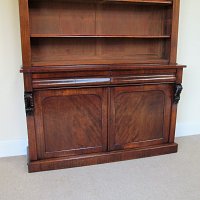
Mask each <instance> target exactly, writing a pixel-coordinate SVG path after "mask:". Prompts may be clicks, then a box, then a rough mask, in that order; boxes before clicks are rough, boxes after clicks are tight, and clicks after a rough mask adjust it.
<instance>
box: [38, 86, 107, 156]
mask: <svg viewBox="0 0 200 200" xmlns="http://www.w3.org/2000/svg"><path fill="white" fill-rule="evenodd" d="M35 102H36V103H35V121H36V135H37V142H38V154H39V157H40V158H41V157H43V158H44V157H45V158H48V157H58V156H64V155H65V156H66V155H67V156H70V155H77V154H85V153H93V152H102V151H105V150H106V149H107V120H106V117H107V94H106V90H105V89H103V88H101V89H66V90H48V91H37V92H36V93H35Z"/></svg>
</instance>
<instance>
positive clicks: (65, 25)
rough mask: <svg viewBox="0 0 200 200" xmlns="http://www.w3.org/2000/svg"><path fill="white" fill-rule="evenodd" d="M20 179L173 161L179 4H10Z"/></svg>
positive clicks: (92, 0) (128, 0)
mask: <svg viewBox="0 0 200 200" xmlns="http://www.w3.org/2000/svg"><path fill="white" fill-rule="evenodd" d="M19 7H20V19H21V20H20V21H21V38H22V54H23V67H22V69H21V72H22V73H23V74H24V85H25V96H24V97H25V106H26V115H27V126H28V139H29V147H28V159H29V160H28V167H29V171H30V172H36V171H43V170H53V169H60V168H68V167H77V166H84V165H91V164H100V163H106V162H114V161H121V160H128V159H134V158H141V157H147V156H155V155H162V154H167V153H174V152H177V144H176V143H174V135H175V126H176V113H177V104H178V102H179V100H180V93H181V90H182V85H181V82H182V73H183V68H184V67H185V66H184V65H178V64H177V63H176V52H177V38H178V18H179V0H19Z"/></svg>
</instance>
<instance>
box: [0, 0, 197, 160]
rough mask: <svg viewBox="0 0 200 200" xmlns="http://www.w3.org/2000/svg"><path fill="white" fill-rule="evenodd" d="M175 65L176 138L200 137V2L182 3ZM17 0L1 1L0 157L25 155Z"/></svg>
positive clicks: (25, 143) (25, 141)
mask: <svg viewBox="0 0 200 200" xmlns="http://www.w3.org/2000/svg"><path fill="white" fill-rule="evenodd" d="M181 2H182V3H181V13H180V33H179V47H178V62H179V63H180V64H187V65H188V68H187V69H186V70H185V73H184V82H183V86H184V92H183V94H182V97H181V98H182V99H181V101H180V104H179V111H178V124H177V136H182V135H192V134H200V89H199V87H198V86H200V78H198V77H199V75H200V66H199V58H200V53H199V51H200V40H199V36H200V26H199V19H200V12H199V8H200V1H199V0H181ZM20 48H21V46H20V31H19V12H18V0H0V95H1V96H0V157H1V156H9V155H20V154H25V152H26V146H27V133H26V120H25V111H24V103H23V79H22V75H21V74H20V73H19V69H20V66H21V62H22V61H21V49H20Z"/></svg>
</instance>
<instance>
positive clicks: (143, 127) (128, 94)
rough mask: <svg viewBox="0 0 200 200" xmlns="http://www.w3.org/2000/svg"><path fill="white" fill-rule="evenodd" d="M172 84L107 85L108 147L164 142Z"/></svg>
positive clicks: (167, 127)
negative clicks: (113, 86)
mask: <svg viewBox="0 0 200 200" xmlns="http://www.w3.org/2000/svg"><path fill="white" fill-rule="evenodd" d="M173 88H174V85H173V84H158V85H142V86H127V87H115V88H112V89H111V99H110V102H111V110H110V122H111V123H110V127H109V150H119V149H131V148H138V147H145V146H151V145H157V144H162V143H167V142H168V140H169V132H170V117H171V107H172V99H173V91H174V90H173Z"/></svg>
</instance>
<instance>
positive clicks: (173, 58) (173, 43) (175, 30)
mask: <svg viewBox="0 0 200 200" xmlns="http://www.w3.org/2000/svg"><path fill="white" fill-rule="evenodd" d="M179 5H180V0H174V1H173V12H172V34H171V50H170V64H175V63H176V56H177V42H178V23H179Z"/></svg>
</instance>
